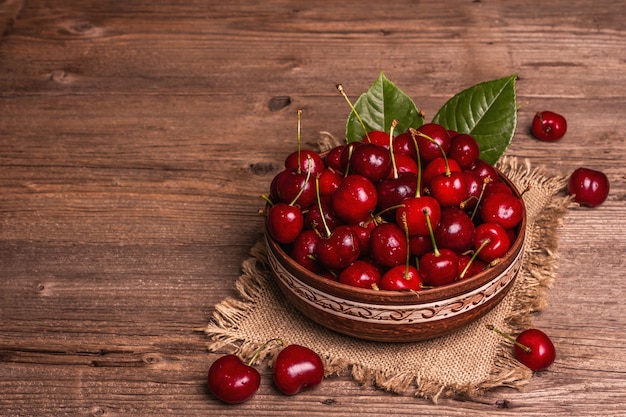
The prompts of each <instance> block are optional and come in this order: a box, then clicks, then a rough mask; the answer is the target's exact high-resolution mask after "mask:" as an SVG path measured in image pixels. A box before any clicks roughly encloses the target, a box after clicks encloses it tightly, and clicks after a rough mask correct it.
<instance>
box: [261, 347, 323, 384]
mask: <svg viewBox="0 0 626 417" xmlns="http://www.w3.org/2000/svg"><path fill="white" fill-rule="evenodd" d="M273 378H274V385H275V386H276V388H278V390H279V391H280V392H282V393H283V394H286V395H295V394H297V393H299V392H302V391H304V390H309V389H312V388H314V387H316V386H317V385H319V384H320V383H321V382H322V380H323V379H324V363H323V362H322V359H321V358H320V357H319V355H318V354H317V353H315V352H314V351H313V350H311V349H309V348H307V347H305V346H300V345H289V346H287V347H286V348H284V349H283V350H281V351H280V353H279V354H278V355H277V356H276V361H275V362H274V370H273Z"/></svg>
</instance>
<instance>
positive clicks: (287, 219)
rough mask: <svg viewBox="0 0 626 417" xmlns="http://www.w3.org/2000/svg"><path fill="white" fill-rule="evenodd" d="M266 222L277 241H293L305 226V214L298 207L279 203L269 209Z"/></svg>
mask: <svg viewBox="0 0 626 417" xmlns="http://www.w3.org/2000/svg"><path fill="white" fill-rule="evenodd" d="M266 224H267V229H268V231H269V233H270V235H271V236H272V237H273V238H274V240H275V241H277V242H278V243H282V244H287V243H292V242H293V241H295V240H296V238H297V237H298V235H299V234H300V232H301V231H302V228H303V227H304V216H303V215H302V211H301V210H300V209H299V208H298V207H295V206H290V205H288V204H285V203H278V204H274V205H273V206H272V207H270V209H269V210H268V213H267V219H266Z"/></svg>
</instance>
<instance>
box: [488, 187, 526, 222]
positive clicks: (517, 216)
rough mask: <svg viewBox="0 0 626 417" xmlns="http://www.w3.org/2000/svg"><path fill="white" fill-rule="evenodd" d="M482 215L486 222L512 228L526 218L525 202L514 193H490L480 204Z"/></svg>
mask: <svg viewBox="0 0 626 417" xmlns="http://www.w3.org/2000/svg"><path fill="white" fill-rule="evenodd" d="M480 217H481V218H482V219H483V221H484V222H488V223H498V224H499V225H500V226H502V227H504V228H505V229H512V228H514V227H515V226H517V225H518V224H520V223H521V222H522V219H523V218H524V204H523V203H522V201H521V200H520V199H519V198H517V197H516V196H514V195H512V194H508V193H495V194H490V195H488V196H487V197H485V199H484V200H483V202H482V203H481V204H480Z"/></svg>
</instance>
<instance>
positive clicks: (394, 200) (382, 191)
mask: <svg viewBox="0 0 626 417" xmlns="http://www.w3.org/2000/svg"><path fill="white" fill-rule="evenodd" d="M416 188H417V175H415V174H412V173H406V172H405V173H402V174H399V175H398V178H387V179H385V180H382V181H381V182H379V183H378V184H377V185H376V193H377V195H378V197H377V198H378V203H377V205H378V210H379V211H383V210H386V209H388V208H391V207H394V206H397V205H399V204H400V203H402V201H403V200H404V199H406V198H409V197H413V196H415V191H416Z"/></svg>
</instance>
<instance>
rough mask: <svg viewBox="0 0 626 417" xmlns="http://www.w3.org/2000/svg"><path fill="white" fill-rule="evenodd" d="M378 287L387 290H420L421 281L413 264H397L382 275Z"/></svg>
mask: <svg viewBox="0 0 626 417" xmlns="http://www.w3.org/2000/svg"><path fill="white" fill-rule="evenodd" d="M378 287H379V289H381V290H387V291H420V290H421V289H422V287H423V281H422V277H421V275H420V273H419V271H418V270H417V268H415V267H414V266H412V265H409V266H408V268H407V266H406V265H397V266H394V267H393V268H391V269H389V270H388V271H387V272H386V273H385V274H384V275H383V277H382V278H381V280H380V283H379V284H378Z"/></svg>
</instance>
